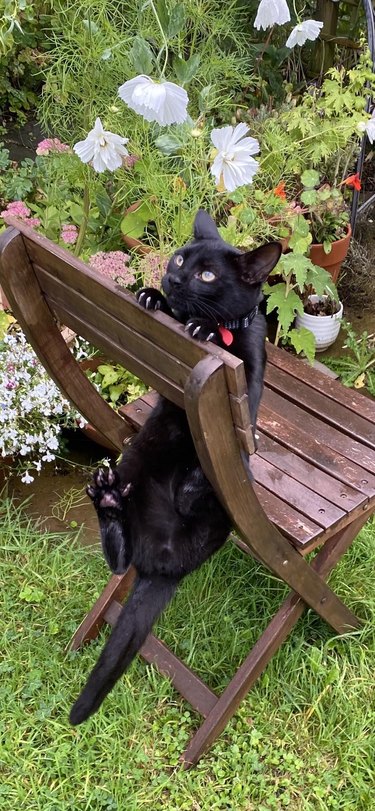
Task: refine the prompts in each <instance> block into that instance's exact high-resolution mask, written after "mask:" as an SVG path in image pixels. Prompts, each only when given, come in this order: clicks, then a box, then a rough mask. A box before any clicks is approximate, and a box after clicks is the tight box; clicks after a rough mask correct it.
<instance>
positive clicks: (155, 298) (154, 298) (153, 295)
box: [136, 287, 169, 313]
mask: <svg viewBox="0 0 375 811" xmlns="http://www.w3.org/2000/svg"><path fill="white" fill-rule="evenodd" d="M136 299H137V301H138V304H140V305H141V307H144V308H145V310H161V311H162V312H164V313H165V312H169V307H168V304H167V302H166V300H165V298H164V296H163V294H162V293H161V292H160V290H156V289H155V288H154V287H142V289H141V290H138V292H137V293H136Z"/></svg>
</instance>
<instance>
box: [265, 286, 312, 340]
mask: <svg viewBox="0 0 375 811" xmlns="http://www.w3.org/2000/svg"><path fill="white" fill-rule="evenodd" d="M263 289H264V292H265V293H266V295H267V296H268V298H267V314H268V313H271V312H272V310H277V318H278V321H279V324H280V327H281V329H282V330H283V332H287V331H288V329H289V327H290V325H291V324H292V323H293V321H294V319H295V316H296V313H297V312H298V313H301V314H302V313H303V304H302V301H301V299H300V298H299V297H298V296H297V293H295V292H294V290H290V291H289V293H288V295H287V296H285V293H286V285H285V284H283V283H282V282H280V284H275V285H272V287H271V286H270V285H265V286H264V288H263Z"/></svg>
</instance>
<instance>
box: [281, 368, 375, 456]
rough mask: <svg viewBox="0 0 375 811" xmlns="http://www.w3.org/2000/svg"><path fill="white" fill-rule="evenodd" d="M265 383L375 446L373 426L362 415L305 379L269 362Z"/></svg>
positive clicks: (351, 434) (352, 435)
mask: <svg viewBox="0 0 375 811" xmlns="http://www.w3.org/2000/svg"><path fill="white" fill-rule="evenodd" d="M265 383H266V385H267V386H268V387H269V388H272V389H273V390H274V391H276V392H277V393H278V394H281V395H282V397H286V399H287V400H291V401H292V402H294V403H296V404H297V405H300V406H302V407H303V409H304V411H308V412H309V413H311V414H314V415H315V416H317V417H319V418H320V419H322V420H324V422H327V423H329V424H330V425H333V426H334V427H336V428H339V429H340V431H342V432H343V433H345V434H348V435H349V436H351V437H353V438H354V439H357V440H359V441H361V442H363V443H364V444H365V445H368V446H369V447H370V448H373V449H375V427H374V425H373V423H372V422H369V421H368V420H366V419H365V418H364V417H361V416H360V415H358V414H356V413H354V412H353V411H351V410H350V409H348V408H346V407H345V406H344V405H342V403H341V402H340V401H337V400H336V401H333V400H330V399H328V398H327V397H326V396H325V395H324V394H322V393H321V392H319V391H316V390H315V389H313V388H311V386H309V385H308V384H307V383H304V382H303V381H301V380H297V379H296V378H294V379H293V380H291V378H290V375H289V374H288V373H287V372H284V371H282V370H281V369H278V368H277V367H276V366H272V364H270V365H269V366H268V368H267V369H266V373H265Z"/></svg>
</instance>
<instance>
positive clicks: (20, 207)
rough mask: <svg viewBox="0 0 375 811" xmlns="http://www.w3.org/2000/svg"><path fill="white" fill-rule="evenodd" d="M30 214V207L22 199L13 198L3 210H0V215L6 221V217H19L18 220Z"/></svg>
mask: <svg viewBox="0 0 375 811" xmlns="http://www.w3.org/2000/svg"><path fill="white" fill-rule="evenodd" d="M30 214H31V211H30V209H29V208H27V206H26V205H25V203H23V202H22V200H14V201H13V203H8V205H7V207H6V208H5V209H4V211H1V212H0V217H2V218H3V220H5V222H7V217H19V219H20V220H26V219H27V218H28V217H30Z"/></svg>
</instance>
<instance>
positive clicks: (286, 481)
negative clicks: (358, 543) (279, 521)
mask: <svg viewBox="0 0 375 811" xmlns="http://www.w3.org/2000/svg"><path fill="white" fill-rule="evenodd" d="M250 467H251V472H252V474H253V476H254V479H255V481H256V482H257V483H258V484H261V485H263V487H265V488H266V489H267V490H269V491H270V492H271V493H273V494H274V495H276V496H278V497H279V498H281V499H282V500H283V501H285V502H286V503H287V504H289V505H291V506H292V507H294V508H295V509H296V510H298V512H299V513H301V514H302V515H304V516H305V517H306V518H309V519H310V520H311V521H314V523H315V524H318V526H321V527H322V528H323V529H328V528H329V527H331V526H332V525H334V524H336V523H337V522H338V521H340V519H342V518H344V516H345V512H344V511H343V510H341V509H340V508H339V507H336V505H335V504H331V502H329V501H327V499H325V498H323V496H322V495H319V494H318V493H314V491H313V490H310V489H309V487H306V486H305V485H304V484H301V482H298V481H296V479H293V478H292V477H291V476H289V475H288V474H287V473H284V472H283V471H281V470H279V469H278V468H274V467H273V465H272V464H270V463H269V462H267V461H266V460H265V459H262V458H261V457H260V456H258V455H257V454H256V455H255V456H254V457H253V458H252V460H251V464H250Z"/></svg>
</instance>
